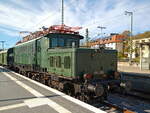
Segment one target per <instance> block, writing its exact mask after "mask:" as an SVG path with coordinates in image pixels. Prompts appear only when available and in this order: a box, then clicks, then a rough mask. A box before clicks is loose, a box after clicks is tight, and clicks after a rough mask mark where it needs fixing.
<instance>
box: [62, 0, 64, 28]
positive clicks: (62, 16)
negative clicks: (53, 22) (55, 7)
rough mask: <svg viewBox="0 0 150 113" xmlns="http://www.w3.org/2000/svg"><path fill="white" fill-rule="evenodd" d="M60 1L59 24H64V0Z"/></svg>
mask: <svg viewBox="0 0 150 113" xmlns="http://www.w3.org/2000/svg"><path fill="white" fill-rule="evenodd" d="M61 2H62V3H61V5H62V6H61V11H62V12H61V24H62V25H64V0H62V1H61Z"/></svg>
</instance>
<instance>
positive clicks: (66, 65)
mask: <svg viewBox="0 0 150 113" xmlns="http://www.w3.org/2000/svg"><path fill="white" fill-rule="evenodd" d="M70 66H71V58H70V56H65V58H64V68H66V69H69V68H70Z"/></svg>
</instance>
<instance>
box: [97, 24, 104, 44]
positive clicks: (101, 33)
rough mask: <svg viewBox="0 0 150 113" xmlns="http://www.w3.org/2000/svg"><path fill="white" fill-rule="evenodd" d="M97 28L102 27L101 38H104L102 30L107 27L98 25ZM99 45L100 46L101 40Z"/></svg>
mask: <svg viewBox="0 0 150 113" xmlns="http://www.w3.org/2000/svg"><path fill="white" fill-rule="evenodd" d="M97 28H100V29H101V38H103V34H102V31H103V29H106V27H104V26H97ZM99 47H100V40H99Z"/></svg>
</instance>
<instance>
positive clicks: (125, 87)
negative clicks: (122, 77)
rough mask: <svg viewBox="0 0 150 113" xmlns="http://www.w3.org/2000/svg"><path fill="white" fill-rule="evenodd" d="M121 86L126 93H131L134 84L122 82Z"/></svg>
mask: <svg viewBox="0 0 150 113" xmlns="http://www.w3.org/2000/svg"><path fill="white" fill-rule="evenodd" d="M120 86H121V87H122V88H124V89H125V90H126V91H130V90H131V88H132V84H131V82H130V81H126V82H121V83H120Z"/></svg>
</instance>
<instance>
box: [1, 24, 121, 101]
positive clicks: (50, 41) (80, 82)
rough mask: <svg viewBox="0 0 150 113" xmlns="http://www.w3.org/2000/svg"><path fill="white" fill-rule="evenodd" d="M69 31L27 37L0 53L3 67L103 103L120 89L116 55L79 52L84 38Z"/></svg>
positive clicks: (48, 31) (54, 29) (53, 29)
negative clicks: (111, 92) (109, 93)
mask: <svg viewBox="0 0 150 113" xmlns="http://www.w3.org/2000/svg"><path fill="white" fill-rule="evenodd" d="M68 29H69V30H68ZM70 29H71V28H70V27H66V26H63V25H62V26H61V27H60V26H53V27H50V28H48V29H44V30H43V31H40V33H42V35H41V34H40V33H39V32H38V33H36V34H34V35H36V36H35V37H34V35H29V36H26V37H24V41H22V42H19V43H17V45H15V46H14V47H12V48H9V49H8V50H6V51H1V52H0V64H1V65H4V66H7V67H9V68H11V69H12V70H14V71H16V72H18V73H20V74H22V75H25V76H27V77H29V78H32V79H34V80H37V81H39V82H41V83H43V84H46V85H48V86H50V87H54V88H56V89H58V90H60V91H63V92H65V93H66V94H69V95H72V96H74V97H76V98H78V99H80V100H83V101H85V102H88V103H90V102H91V101H103V100H104V99H106V98H107V94H108V90H109V89H113V88H116V87H118V85H120V75H119V73H118V72H117V51H116V50H106V49H91V48H80V46H79V45H80V40H81V39H83V36H81V35H79V33H78V32H75V31H72V30H70ZM37 34H38V35H37Z"/></svg>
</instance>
